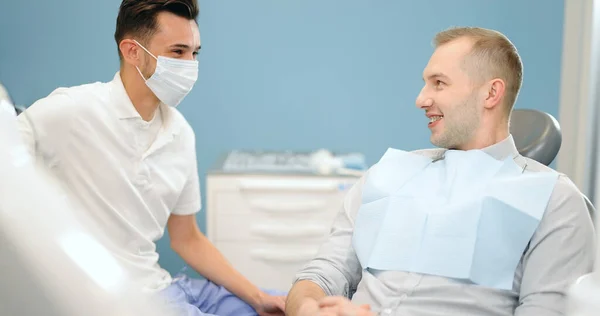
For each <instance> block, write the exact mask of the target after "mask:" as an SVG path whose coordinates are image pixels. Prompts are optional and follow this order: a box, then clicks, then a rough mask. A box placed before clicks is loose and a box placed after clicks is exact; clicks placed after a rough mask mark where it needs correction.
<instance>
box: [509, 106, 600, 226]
mask: <svg viewBox="0 0 600 316" xmlns="http://www.w3.org/2000/svg"><path fill="white" fill-rule="evenodd" d="M510 133H511V134H512V135H513V138H514V139H515V145H516V146H517V150H518V151H519V153H520V154H521V155H523V156H525V157H527V158H530V159H533V160H535V161H537V162H539V163H542V164H544V165H546V166H548V165H550V163H552V161H553V160H554V158H556V155H557V154H558V151H559V150H560V145H561V144H562V133H561V131H560V125H559V124H558V121H557V120H556V119H555V118H554V117H553V116H552V115H550V114H548V113H545V112H542V111H538V110H531V109H515V110H513V112H512V115H511V117H510ZM582 195H583V194H582ZM583 199H584V200H585V203H586V205H587V208H588V211H589V213H590V216H591V218H592V220H594V213H595V212H596V210H595V208H594V205H593V204H592V202H591V201H590V200H589V199H588V198H587V197H586V196H585V195H583Z"/></svg>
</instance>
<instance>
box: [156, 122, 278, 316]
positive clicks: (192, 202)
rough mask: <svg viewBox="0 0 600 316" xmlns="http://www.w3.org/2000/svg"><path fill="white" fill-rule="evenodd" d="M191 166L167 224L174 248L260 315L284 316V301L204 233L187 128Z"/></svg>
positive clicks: (192, 140) (192, 147) (192, 144)
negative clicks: (250, 276) (235, 263)
mask: <svg viewBox="0 0 600 316" xmlns="http://www.w3.org/2000/svg"><path fill="white" fill-rule="evenodd" d="M182 137H187V138H188V139H187V141H188V142H189V143H188V144H189V151H188V152H187V153H186V155H188V156H187V160H188V161H189V163H190V172H189V176H188V180H187V182H186V184H185V186H184V187H183V190H182V192H181V194H180V196H179V199H178V201H177V203H176V205H175V207H174V208H173V210H172V213H171V215H170V216H169V220H168V222H167V230H168V232H169V237H170V240H171V248H172V249H173V250H174V251H175V252H176V253H177V254H178V255H179V256H180V257H181V258H182V259H183V260H184V261H185V262H186V263H187V264H188V265H189V266H190V267H192V268H193V269H194V270H196V271H197V272H198V273H199V274H201V275H202V276H204V277H205V278H207V279H209V280H211V281H212V282H214V283H215V284H218V285H221V286H223V287H224V288H226V289H227V290H229V291H230V292H231V293H233V294H234V295H236V296H237V297H239V298H241V299H242V300H244V301H245V302H246V303H248V304H250V305H251V306H252V307H253V308H254V309H255V310H256V311H257V312H258V314H259V315H283V309H284V308H285V307H284V305H285V302H284V299H283V298H280V297H274V296H270V295H268V294H266V293H264V292H263V291H261V290H260V289H258V288H257V287H256V286H255V285H254V284H252V283H251V282H250V281H249V280H248V279H246V278H245V277H244V276H243V275H242V274H241V273H239V272H238V271H237V270H236V269H234V268H233V267H232V266H231V264H230V263H229V262H228V261H227V260H226V259H225V258H224V257H223V255H222V254H221V252H220V251H219V250H218V249H216V248H215V246H214V245H213V244H212V243H211V242H210V241H209V240H208V238H206V237H205V236H204V234H202V232H201V231H200V229H199V228H198V224H197V222H196V217H195V214H196V213H197V211H198V210H199V209H200V205H201V203H200V181H199V177H198V169H197V163H196V146H195V136H194V132H193V130H192V128H191V127H190V126H189V125H188V126H186V131H185V132H184V133H183V135H182Z"/></svg>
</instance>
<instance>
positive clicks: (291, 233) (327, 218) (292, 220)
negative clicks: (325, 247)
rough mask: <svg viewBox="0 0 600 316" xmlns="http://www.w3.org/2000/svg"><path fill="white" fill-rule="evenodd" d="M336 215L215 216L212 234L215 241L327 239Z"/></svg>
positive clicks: (324, 213) (261, 214) (326, 213)
mask: <svg viewBox="0 0 600 316" xmlns="http://www.w3.org/2000/svg"><path fill="white" fill-rule="evenodd" d="M336 215H337V212H322V213H309V214H307V215H306V216H274V215H273V214H269V213H267V214H263V213H258V214H220V213H217V214H216V215H215V223H214V226H213V231H212V234H213V236H214V238H215V240H216V241H263V240H281V241H286V242H287V241H296V242H297V241H314V242H322V241H323V240H325V238H326V237H327V236H328V235H329V231H330V229H331V225H332V224H333V221H334V219H335V216H336Z"/></svg>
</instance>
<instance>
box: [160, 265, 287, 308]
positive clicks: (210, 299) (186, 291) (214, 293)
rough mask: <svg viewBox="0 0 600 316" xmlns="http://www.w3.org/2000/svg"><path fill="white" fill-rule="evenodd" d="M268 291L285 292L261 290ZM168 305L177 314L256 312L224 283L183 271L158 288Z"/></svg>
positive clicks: (279, 293)
mask: <svg viewBox="0 0 600 316" xmlns="http://www.w3.org/2000/svg"><path fill="white" fill-rule="evenodd" d="M264 291H265V292H266V293H268V294H270V295H286V293H285V292H281V291H271V290H264ZM161 294H162V296H164V297H165V298H166V299H167V304H168V306H169V307H171V308H172V309H174V311H175V312H176V313H177V315H181V316H211V315H217V316H256V315H258V314H257V313H256V311H255V310H254V308H252V307H251V306H250V305H248V304H247V303H246V302H244V301H243V300H242V299H240V298H238V297H237V296H235V295H233V294H231V292H229V291H227V290H226V289H225V288H224V287H222V286H219V285H216V284H214V283H212V282H210V281H208V280H202V279H192V278H189V277H187V276H185V275H180V276H178V277H177V278H175V281H173V283H172V284H171V285H170V286H169V287H168V288H166V289H164V290H163V291H162V292H161Z"/></svg>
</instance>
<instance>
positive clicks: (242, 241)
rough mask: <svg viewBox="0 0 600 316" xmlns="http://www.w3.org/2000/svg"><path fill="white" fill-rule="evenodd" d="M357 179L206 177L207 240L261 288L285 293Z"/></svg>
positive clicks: (279, 175)
mask: <svg viewBox="0 0 600 316" xmlns="http://www.w3.org/2000/svg"><path fill="white" fill-rule="evenodd" d="M356 181H357V178H356V177H345V176H319V175H311V174H302V173H263V174H256V173H254V174H251V173H246V174H244V173H240V172H238V173H226V172H220V171H218V170H217V171H212V172H209V174H208V176H207V181H206V189H207V194H206V198H207V201H206V207H207V208H206V220H207V222H206V223H207V224H206V225H207V227H206V228H207V236H208V238H209V239H210V240H211V241H212V242H213V243H214V244H215V246H216V247H217V248H218V249H219V250H220V251H221V252H222V253H223V255H224V256H225V257H226V258H227V260H228V261H229V262H230V263H231V264H232V265H233V266H234V267H235V268H236V269H237V270H238V271H240V272H241V273H242V274H243V275H244V276H246V277H247V278H248V279H249V280H250V281H251V282H253V283H254V284H256V285H257V286H259V287H261V288H268V289H277V290H283V291H287V290H289V288H290V286H291V283H292V282H293V280H294V276H295V274H296V272H297V271H298V270H299V269H300V268H302V266H303V265H304V264H306V263H307V262H308V261H309V260H310V259H312V258H313V257H314V255H315V254H316V253H317V251H318V249H319V247H320V245H321V243H322V242H323V241H324V240H325V238H326V237H327V236H328V234H329V230H330V228H331V224H332V222H333V220H334V218H335V216H336V215H337V213H338V212H339V211H340V209H341V207H342V204H343V199H344V197H345V194H346V192H347V191H348V189H349V188H350V187H351V186H352V185H353V184H354V183H355V182H356Z"/></svg>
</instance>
